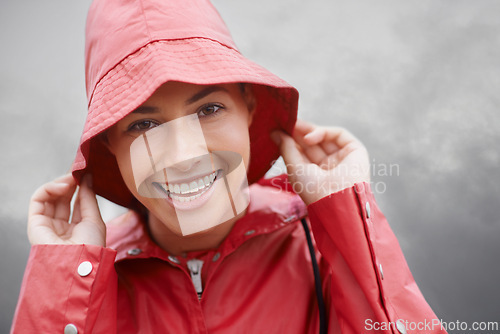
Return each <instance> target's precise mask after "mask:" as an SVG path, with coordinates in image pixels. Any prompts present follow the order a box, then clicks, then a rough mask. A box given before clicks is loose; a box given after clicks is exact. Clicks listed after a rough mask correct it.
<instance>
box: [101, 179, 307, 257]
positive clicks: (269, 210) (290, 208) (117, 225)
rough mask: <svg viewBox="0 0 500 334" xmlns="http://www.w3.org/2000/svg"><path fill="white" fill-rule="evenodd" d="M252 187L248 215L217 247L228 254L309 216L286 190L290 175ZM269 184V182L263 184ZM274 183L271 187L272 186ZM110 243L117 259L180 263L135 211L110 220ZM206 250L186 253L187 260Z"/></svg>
mask: <svg viewBox="0 0 500 334" xmlns="http://www.w3.org/2000/svg"><path fill="white" fill-rule="evenodd" d="M273 180H274V181H273V182H271V183H270V182H269V181H263V182H260V184H259V183H257V184H253V185H251V186H250V205H249V207H248V211H247V214H246V215H245V216H244V217H242V218H241V219H239V220H238V221H237V222H236V224H235V225H234V226H233V229H232V230H231V232H230V233H229V234H228V236H227V237H226V239H225V240H224V241H223V242H222V244H221V245H220V246H219V248H218V249H217V252H219V253H220V254H221V255H224V256H225V255H227V254H229V253H231V252H232V251H234V250H235V249H236V248H238V247H239V246H240V245H241V244H243V243H244V242H246V241H247V240H249V239H252V238H255V237H257V236H259V235H262V234H268V233H272V232H274V231H276V230H279V229H281V228H283V227H285V226H288V225H290V224H291V223H293V222H296V221H298V220H300V219H301V218H303V217H305V216H306V215H307V210H306V206H305V204H304V203H303V202H302V200H301V199H300V197H299V196H298V195H296V194H294V193H291V192H288V191H286V190H282V189H287V188H286V182H287V181H286V178H283V177H279V178H274V179H273ZM263 184H266V185H263ZM268 185H271V186H268ZM106 225H107V245H108V247H110V248H113V249H115V250H116V251H117V256H116V261H122V260H125V259H132V258H133V259H137V258H150V257H155V258H159V259H162V260H165V261H168V262H174V263H178V262H177V261H176V258H175V257H172V256H171V255H169V254H168V253H167V252H165V251H164V250H162V249H161V248H160V247H159V246H158V245H156V243H154V242H153V241H152V239H151V238H150V236H149V234H148V230H147V226H146V223H145V222H144V219H143V217H141V216H140V215H139V214H138V213H137V212H135V211H128V212H127V213H126V214H124V215H122V216H120V217H118V218H116V219H114V220H112V221H111V222H109V223H107V224H106ZM200 253H204V252H192V253H189V254H186V259H189V258H192V257H195V256H199V255H200Z"/></svg>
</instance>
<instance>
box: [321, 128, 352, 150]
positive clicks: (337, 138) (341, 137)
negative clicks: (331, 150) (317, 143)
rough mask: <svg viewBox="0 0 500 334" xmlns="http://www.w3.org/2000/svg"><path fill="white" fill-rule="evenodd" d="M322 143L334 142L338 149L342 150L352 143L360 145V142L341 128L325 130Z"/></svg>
mask: <svg viewBox="0 0 500 334" xmlns="http://www.w3.org/2000/svg"><path fill="white" fill-rule="evenodd" d="M324 141H326V142H334V143H335V144H336V145H337V146H338V147H339V148H342V147H344V146H346V145H347V144H349V143H352V142H357V143H360V144H361V142H360V141H359V140H358V139H357V138H356V137H355V136H354V135H353V134H352V133H350V132H349V131H347V130H346V129H344V128H341V127H328V128H326V132H325V138H324Z"/></svg>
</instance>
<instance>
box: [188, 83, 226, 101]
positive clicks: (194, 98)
mask: <svg viewBox="0 0 500 334" xmlns="http://www.w3.org/2000/svg"><path fill="white" fill-rule="evenodd" d="M219 91H223V92H228V90H227V89H225V88H224V87H221V86H209V87H207V88H205V89H202V90H200V91H199V92H198V93H196V94H194V95H193V96H191V97H190V98H189V99H187V100H186V105H189V104H192V103H195V102H196V101H198V100H201V99H202V98H204V97H205V96H207V95H210V94H212V93H215V92H219Z"/></svg>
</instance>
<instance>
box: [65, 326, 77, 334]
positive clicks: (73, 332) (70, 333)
mask: <svg viewBox="0 0 500 334" xmlns="http://www.w3.org/2000/svg"><path fill="white" fill-rule="evenodd" d="M64 334H78V329H77V328H76V326H75V325H73V324H67V325H66V327H64Z"/></svg>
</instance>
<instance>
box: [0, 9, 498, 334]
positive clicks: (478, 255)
mask: <svg viewBox="0 0 500 334" xmlns="http://www.w3.org/2000/svg"><path fill="white" fill-rule="evenodd" d="M89 3H90V1H88V0H78V1H68V0H51V1H35V0H31V1H27V0H1V5H0V6H1V7H0V45H1V52H0V78H1V80H0V125H1V131H0V140H1V141H0V154H1V159H0V173H1V178H0V182H1V183H0V186H1V188H0V189H1V192H0V199H1V201H2V205H1V206H0V251H1V254H2V256H1V257H0V305H1V309H0V332H1V333H7V332H8V330H9V328H10V323H11V321H12V316H13V313H14V308H15V304H16V300H17V296H18V293H19V288H20V284H21V279H22V275H23V272H24V266H25V264H26V260H27V257H28V253H29V243H28V240H27V237H26V232H25V231H26V216H27V207H28V201H29V197H30V196H31V194H32V192H33V191H34V190H35V189H36V188H37V187H38V186H39V185H41V184H42V183H44V182H47V181H49V180H51V179H53V178H55V177H56V176H58V175H60V174H63V173H65V172H66V171H67V170H68V169H69V167H70V164H71V161H72V159H73V157H74V154H75V152H76V147H77V143H78V139H79V136H80V134H81V130H82V128H83V122H84V119H85V115H86V98H85V86H84V68H83V66H84V65H83V44H84V24H85V15H86V11H87V9H88V6H89ZM214 3H215V5H216V7H217V8H218V9H219V11H220V12H221V15H222V17H223V18H224V19H225V21H226V23H227V24H228V25H229V28H230V30H231V32H232V34H233V37H234V39H235V41H236V44H237V45H238V46H239V48H240V50H241V51H242V53H243V54H244V55H246V56H248V57H249V58H251V59H253V60H255V61H256V62H257V63H260V64H261V65H263V66H265V67H267V68H268V69H270V70H271V71H273V72H275V73H276V74H278V75H280V76H281V77H283V78H284V79H285V80H287V81H288V82H290V83H291V84H293V85H295V86H296V87H297V88H298V89H299V91H300V93H301V100H300V112H299V115H300V117H302V118H304V119H306V120H310V121H313V122H316V123H320V124H331V125H340V126H345V127H347V128H349V129H350V130H351V131H352V132H353V133H354V134H355V135H356V136H358V137H359V138H360V139H361V140H362V141H363V142H364V143H365V145H366V146H367V147H368V150H369V152H370V159H371V162H372V164H373V165H374V166H375V168H374V169H373V170H374V171H375V175H374V176H373V186H374V187H375V190H376V197H377V200H378V203H379V206H380V207H381V208H382V211H383V212H384V213H385V215H386V216H387V218H388V220H389V222H390V224H391V226H392V227H393V229H394V231H395V233H396V235H397V236H398V239H399V241H400V244H401V247H402V248H403V251H404V253H405V255H406V258H407V260H408V263H409V266H410V268H411V270H412V272H413V275H414V277H415V279H416V281H417V283H418V284H419V286H420V288H421V290H422V292H423V294H424V295H425V296H426V299H427V301H428V302H429V303H430V305H431V306H432V308H433V309H434V311H435V312H436V313H437V315H438V317H440V318H442V319H443V320H444V321H457V320H459V321H466V322H468V323H469V324H472V322H473V321H498V322H500V300H499V299H500V287H499V285H498V282H500V269H499V255H500V243H499V242H498V238H499V236H500V223H499V221H500V212H499V210H500V172H499V169H498V166H499V163H500V154H499V153H500V149H499V147H500V133H499V132H500V131H499V128H500V112H499V110H498V109H499V108H498V106H499V105H500V15H499V14H500V1H495V0H492V1H485V0H468V1H459V0H454V1H439V0H434V1H429V0H411V1H409V0H407V1H398V0H393V1H373V0H367V1H348V0H337V1H332V0H328V1H327V0H324V1H316V0H312V1H307V2H306V1H298V0H279V1H278V0H272V1H265V0H258V1H256V0H252V1H235V0H232V1H231V0H216V1H214ZM389 164H392V165H397V166H398V169H397V170H396V169H394V168H393V170H392V175H383V174H384V172H383V168H384V166H386V165H389ZM396 171H397V172H396ZM379 174H382V175H379ZM106 215H112V214H110V213H109V211H106ZM47 270H51V269H50V268H47ZM490 332H492V331H490ZM477 333H479V331H477Z"/></svg>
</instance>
